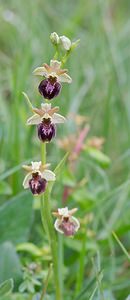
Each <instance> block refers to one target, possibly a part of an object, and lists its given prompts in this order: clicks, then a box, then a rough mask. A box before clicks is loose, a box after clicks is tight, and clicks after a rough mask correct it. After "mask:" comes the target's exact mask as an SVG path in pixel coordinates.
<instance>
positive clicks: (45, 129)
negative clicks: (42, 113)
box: [38, 119, 56, 143]
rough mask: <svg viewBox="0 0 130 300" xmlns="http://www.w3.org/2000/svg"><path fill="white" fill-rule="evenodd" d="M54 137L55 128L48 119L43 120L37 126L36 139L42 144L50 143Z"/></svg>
mask: <svg viewBox="0 0 130 300" xmlns="http://www.w3.org/2000/svg"><path fill="white" fill-rule="evenodd" d="M55 135H56V126H55V125H54V124H52V123H51V120H50V119H43V121H42V123H40V124H39V125H38V137H39V139H40V140H41V141H42V142H43V143H44V142H50V141H51V139H52V138H53V137H55Z"/></svg>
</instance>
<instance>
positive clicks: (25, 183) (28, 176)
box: [23, 172, 32, 189]
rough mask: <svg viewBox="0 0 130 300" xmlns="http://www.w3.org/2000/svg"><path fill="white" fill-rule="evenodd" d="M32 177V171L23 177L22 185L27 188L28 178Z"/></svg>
mask: <svg viewBox="0 0 130 300" xmlns="http://www.w3.org/2000/svg"><path fill="white" fill-rule="evenodd" d="M31 178H32V173H31V172H30V173H28V174H27V175H26V176H25V178H24V181H23V187H24V189H28V188H29V180H30V179H31Z"/></svg>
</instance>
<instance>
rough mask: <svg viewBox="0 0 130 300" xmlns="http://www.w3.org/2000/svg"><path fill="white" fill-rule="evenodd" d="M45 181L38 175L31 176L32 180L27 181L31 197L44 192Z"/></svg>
mask: <svg viewBox="0 0 130 300" xmlns="http://www.w3.org/2000/svg"><path fill="white" fill-rule="evenodd" d="M46 184H47V181H46V180H45V179H44V178H41V176H40V175H39V174H38V173H34V174H32V179H30V180H29V186H30V190H31V192H32V194H33V195H39V194H41V193H43V192H45V189H46Z"/></svg>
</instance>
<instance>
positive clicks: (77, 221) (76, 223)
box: [70, 217, 80, 231]
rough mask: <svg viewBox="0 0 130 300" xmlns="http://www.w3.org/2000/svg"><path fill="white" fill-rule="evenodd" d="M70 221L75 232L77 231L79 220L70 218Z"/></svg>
mask: <svg viewBox="0 0 130 300" xmlns="http://www.w3.org/2000/svg"><path fill="white" fill-rule="evenodd" d="M71 220H72V222H73V223H74V224H75V231H78V229H79V228H80V223H79V220H78V219H76V218H75V217H70V221H71Z"/></svg>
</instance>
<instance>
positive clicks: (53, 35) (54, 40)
mask: <svg viewBox="0 0 130 300" xmlns="http://www.w3.org/2000/svg"><path fill="white" fill-rule="evenodd" d="M50 40H51V42H52V44H53V45H58V44H59V41H60V39H59V36H58V34H57V33H56V32H52V33H51V35H50Z"/></svg>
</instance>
